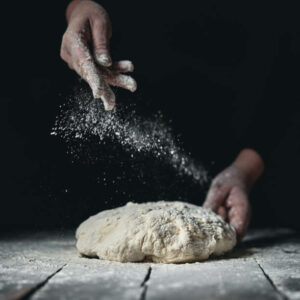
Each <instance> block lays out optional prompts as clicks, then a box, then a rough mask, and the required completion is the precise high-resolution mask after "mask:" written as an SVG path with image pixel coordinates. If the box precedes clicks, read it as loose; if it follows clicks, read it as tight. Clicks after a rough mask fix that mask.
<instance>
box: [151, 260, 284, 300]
mask: <svg viewBox="0 0 300 300" xmlns="http://www.w3.org/2000/svg"><path fill="white" fill-rule="evenodd" d="M147 285H148V288H147V297H146V299H147V300H152V299H153V300H154V299H156V300H158V299H174V300H176V299H186V298H188V299H191V300H192V299H211V300H212V299H230V300H234V299H264V300H268V299H282V298H281V297H280V295H279V294H278V293H277V292H276V291H275V290H274V289H273V287H272V286H271V285H270V283H269V282H268V281H267V280H266V278H265V277H264V275H263V273H262V272H261V270H260V269H259V267H258V265H257V264H256V262H255V261H254V260H253V259H249V258H247V259H221V260H215V261H207V262H202V263H194V264H184V265H153V266H152V274H151V277H150V279H149V281H148V282H147Z"/></svg>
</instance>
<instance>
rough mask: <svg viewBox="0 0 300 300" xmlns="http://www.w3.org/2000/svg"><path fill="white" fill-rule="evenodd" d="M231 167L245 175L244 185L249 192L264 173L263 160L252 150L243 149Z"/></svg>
mask: <svg viewBox="0 0 300 300" xmlns="http://www.w3.org/2000/svg"><path fill="white" fill-rule="evenodd" d="M233 165H234V166H235V167H237V168H238V169H239V170H241V171H242V172H243V173H244V174H245V180H246V185H247V187H248V189H249V190H250V189H251V187H252V186H253V185H254V183H255V182H256V181H257V179H258V178H259V177H260V176H261V175H262V173H263V171H264V162H263V159H262V158H261V156H260V155H259V154H258V153H257V152H256V151H255V150H252V149H243V150H242V151H241V152H240V153H239V155H238V156H237V158H236V159H235V161H234V162H233Z"/></svg>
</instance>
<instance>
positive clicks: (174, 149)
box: [51, 91, 207, 184]
mask: <svg viewBox="0 0 300 300" xmlns="http://www.w3.org/2000/svg"><path fill="white" fill-rule="evenodd" d="M51 134H52V135H57V136H59V137H61V138H62V139H63V140H64V141H65V142H66V143H67V144H68V149H69V153H70V154H71V155H72V156H73V157H74V158H78V159H80V157H79V154H78V153H79V151H78V147H80V146H78V145H79V144H78V141H79V142H80V143H81V144H84V143H85V142H87V141H88V140H89V139H90V138H91V137H93V138H94V139H93V140H94V141H95V142H96V143H98V144H105V143H117V144H118V145H119V146H121V147H122V148H123V149H124V150H125V151H127V152H129V153H131V156H134V155H135V153H139V154H143V153H145V154H147V155H151V156H152V157H153V159H159V160H163V161H164V162H165V163H167V164H170V166H172V167H173V168H174V170H176V172H177V173H178V174H179V175H187V176H189V177H191V178H192V179H193V180H194V181H197V182H198V183H200V184H202V183H205V182H207V172H206V170H205V169H204V168H203V166H202V165H201V164H199V163H197V162H195V161H194V160H193V159H192V158H191V157H190V156H189V155H188V154H187V153H185V151H184V150H183V149H182V147H180V146H179V141H178V139H176V138H175V137H174V134H173V133H172V130H171V128H170V126H169V125H168V124H167V123H166V122H164V120H163V117H162V116H161V114H159V113H157V114H155V115H153V116H152V117H151V118H145V117H142V116H140V115H138V114H137V113H136V111H135V110H134V108H130V109H128V107H127V109H125V107H124V106H122V105H121V104H117V106H116V109H114V110H113V111H105V110H104V108H103V104H102V102H101V101H100V100H97V99H96V100H95V99H92V98H91V96H90V95H89V94H88V93H87V92H84V91H80V92H77V93H76V95H75V96H73V97H70V99H68V101H66V103H65V104H64V105H62V106H61V108H60V113H59V115H58V117H57V118H56V121H55V125H54V127H53V130H52V132H51ZM75 141H77V143H76V146H74V142H75ZM81 155H82V154H81ZM99 155H101V154H99ZM111 155H113V153H111Z"/></svg>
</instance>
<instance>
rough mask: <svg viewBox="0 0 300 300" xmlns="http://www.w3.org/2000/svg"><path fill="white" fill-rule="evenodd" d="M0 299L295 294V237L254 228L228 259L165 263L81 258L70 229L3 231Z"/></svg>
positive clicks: (298, 276) (298, 243)
mask: <svg viewBox="0 0 300 300" xmlns="http://www.w3.org/2000/svg"><path fill="white" fill-rule="evenodd" d="M0 299H1V300H2V299H15V300H17V299H34V300H37V299H51V300H52V299H85V300H86V299H107V300H110V299H118V300H119V299H132V300H134V299H141V300H145V299H147V300H148V299H167V300H168V299H174V300H176V299H186V300H190V299H191V300H192V299H230V300H234V299H266V300H268V299H300V237H299V235H297V234H296V233H295V232H293V231H291V230H287V229H281V230H260V231H254V232H250V233H249V234H248V236H247V237H246V238H245V240H244V241H243V243H242V244H241V245H239V246H238V247H237V248H236V249H235V250H234V251H233V252H231V253H230V254H228V255H226V256H225V257H221V258H217V259H211V260H208V261H206V262H199V263H192V264H180V265H174V264H170V265H167V264H150V263H125V264H124V263H117V262H107V261H100V260H99V259H88V258H82V257H79V256H78V254H77V252H76V248H75V240H74V233H73V232H39V233H23V234H7V235H5V236H3V235H2V236H1V239H0Z"/></svg>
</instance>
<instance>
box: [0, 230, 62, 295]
mask: <svg viewBox="0 0 300 300" xmlns="http://www.w3.org/2000/svg"><path fill="white" fill-rule="evenodd" d="M57 242H58V243H60V244H61V245H64V246H66V245H65V241H64V240H61V239H59V240H57ZM56 249H57V243H55V242H53V240H52V239H49V237H48V236H45V235H44V234H38V235H36V234H32V235H29V236H28V235H16V236H14V237H9V238H2V239H1V241H0V299H1V300H2V299H20V298H22V297H25V296H26V295H27V296H28V295H29V294H31V293H32V292H33V291H34V290H35V289H36V288H37V287H38V286H39V285H41V284H44V282H45V281H47V279H48V278H49V277H50V276H52V275H54V274H55V273H56V272H58V271H59V270H60V269H61V268H62V267H63V265H64V260H63V259H59V258H58V257H57V254H56V253H57V251H56Z"/></svg>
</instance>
